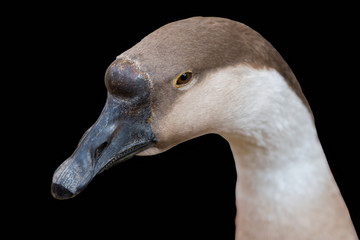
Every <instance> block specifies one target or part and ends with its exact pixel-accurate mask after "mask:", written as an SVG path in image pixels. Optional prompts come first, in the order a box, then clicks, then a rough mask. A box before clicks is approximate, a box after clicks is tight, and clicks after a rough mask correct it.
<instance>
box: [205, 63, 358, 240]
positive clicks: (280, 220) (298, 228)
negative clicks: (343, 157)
mask: <svg viewBox="0 0 360 240" xmlns="http://www.w3.org/2000/svg"><path fill="white" fill-rule="evenodd" d="M219 74H220V75H221V76H219ZM219 74H215V75H213V77H212V78H210V81H211V79H220V78H221V79H222V80H223V81H231V85H232V87H231V88H227V90H226V91H227V94H226V96H227V97H225V99H224V103H223V104H219V105H221V106H222V107H221V116H222V117H221V119H222V121H220V125H219V126H217V127H218V129H219V132H218V133H219V134H220V135H222V136H223V137H224V138H225V139H226V140H227V141H228V142H229V144H230V147H231V150H232V152H233V156H234V159H235V165H236V170H237V185H236V206H237V216H236V239H252V240H254V239H326V240H329V239H330V240H331V239H357V236H356V233H355V230H354V228H353V225H352V222H351V219H350V216H349V213H348V210H347V208H346V205H345V203H344V201H343V199H342V196H341V194H340V191H339V189H338V187H337V185H336V183H335V180H334V178H333V176H332V174H331V171H330V169H329V166H328V163H327V160H326V157H325V155H324V153H323V150H322V147H321V144H320V142H319V139H318V136H317V132H316V129H315V125H314V121H313V117H312V114H311V113H310V112H309V109H308V108H307V107H306V106H305V105H304V103H303V101H301V100H300V98H299V97H298V96H297V95H296V94H295V93H294V92H293V91H292V89H291V88H290V87H289V86H288V84H287V83H286V81H284V79H283V77H282V76H281V75H280V74H279V73H278V72H277V71H276V70H274V69H267V68H264V69H254V68H251V67H247V66H240V67H236V68H229V69H228V70H227V71H225V73H224V72H222V73H219ZM216 75H217V76H216ZM239 77H240V78H241V81H233V80H234V78H239ZM239 88H243V90H242V91H241V92H240V91H236V89H239ZM243 93H244V94H243ZM230 99H231V104H225V103H226V102H228V103H229V101H230ZM237 103H239V104H237ZM226 106H228V107H226Z"/></svg>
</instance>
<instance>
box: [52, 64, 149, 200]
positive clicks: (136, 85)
mask: <svg viewBox="0 0 360 240" xmlns="http://www.w3.org/2000/svg"><path fill="white" fill-rule="evenodd" d="M105 84H106V87H107V89H108V98H107V101H106V104H105V107H104V109H103V111H102V113H101V115H100V117H99V119H98V120H97V121H96V123H95V124H94V125H93V126H92V127H91V128H90V129H89V130H88V131H87V132H85V134H84V136H83V137H82V139H81V140H80V143H79V145H78V147H77V148H76V150H75V152H74V153H73V154H72V155H71V156H70V157H69V158H68V159H67V160H66V161H65V162H63V163H62V164H61V165H60V166H59V167H58V169H57V170H56V171H55V173H54V176H53V181H52V186H51V192H52V195H53V196H54V197H55V198H57V199H68V198H71V197H74V196H76V195H77V194H78V193H80V192H81V191H82V190H83V189H84V188H85V187H86V186H87V184H89V182H90V181H91V180H92V179H93V178H94V177H95V176H96V175H97V174H98V173H101V172H102V171H104V170H105V169H108V168H110V167H112V166H113V165H115V164H117V163H119V162H121V161H124V160H126V159H129V158H131V157H132V156H134V155H135V154H137V153H139V152H141V151H143V150H145V149H146V148H148V147H151V146H152V145H153V144H155V143H156V138H155V136H154V134H153V133H152V131H151V126H150V122H151V107H150V84H149V81H148V79H147V76H146V75H145V74H143V73H141V72H140V71H139V68H138V67H137V65H136V64H135V63H133V62H130V61H128V60H121V59H119V60H116V61H115V62H113V63H112V64H111V65H110V66H109V68H108V70H107V71H106V74H105Z"/></svg>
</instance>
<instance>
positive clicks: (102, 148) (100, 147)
mask: <svg viewBox="0 0 360 240" xmlns="http://www.w3.org/2000/svg"><path fill="white" fill-rule="evenodd" d="M107 145H108V142H104V143H102V144H101V145H100V146H99V147H98V148H97V149H96V150H95V155H94V158H95V159H97V158H98V157H99V156H100V155H101V153H102V151H103V150H104V149H105V148H106V146H107Z"/></svg>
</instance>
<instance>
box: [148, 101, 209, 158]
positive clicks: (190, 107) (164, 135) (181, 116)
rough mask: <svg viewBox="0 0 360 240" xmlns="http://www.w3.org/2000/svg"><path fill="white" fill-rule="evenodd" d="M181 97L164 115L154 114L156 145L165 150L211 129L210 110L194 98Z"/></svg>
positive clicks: (153, 126)
mask: <svg viewBox="0 0 360 240" xmlns="http://www.w3.org/2000/svg"><path fill="white" fill-rule="evenodd" d="M185 97H186V95H185V96H184V97H182V98H181V99H180V100H179V101H177V102H176V103H174V106H173V108H171V109H170V110H169V111H168V112H167V114H166V115H164V116H158V115H156V114H154V117H153V124H152V130H153V132H154V134H155V136H156V137H157V139H158V144H157V146H156V147H158V148H159V149H160V151H165V150H167V149H169V148H171V147H173V146H175V145H177V144H179V143H182V142H185V141H187V140H189V139H192V138H195V137H198V136H201V135H204V134H207V133H210V132H212V131H211V123H213V122H215V121H214V119H212V114H211V113H212V110H211V109H210V108H209V107H207V106H203V104H201V103H203V102H201V101H196V100H195V99H194V98H192V99H190V98H185Z"/></svg>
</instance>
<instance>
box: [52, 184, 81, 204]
mask: <svg viewBox="0 0 360 240" xmlns="http://www.w3.org/2000/svg"><path fill="white" fill-rule="evenodd" d="M51 194H52V195H53V197H54V198H56V199H59V200H65V199H69V198H72V197H74V196H75V194H73V193H72V192H71V191H69V190H68V189H66V188H65V187H63V186H61V185H60V184H57V183H52V184H51Z"/></svg>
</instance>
